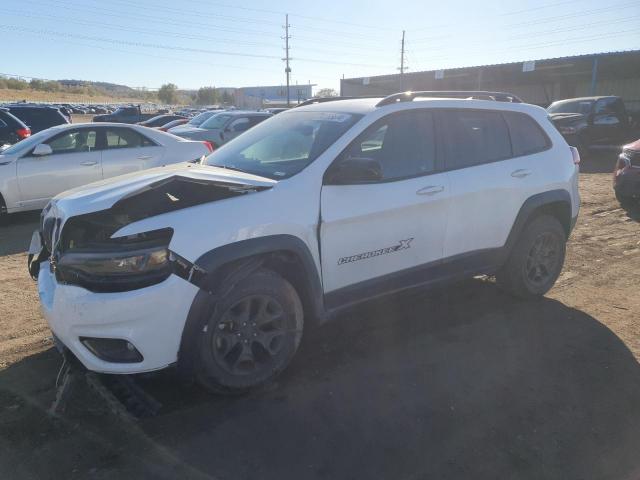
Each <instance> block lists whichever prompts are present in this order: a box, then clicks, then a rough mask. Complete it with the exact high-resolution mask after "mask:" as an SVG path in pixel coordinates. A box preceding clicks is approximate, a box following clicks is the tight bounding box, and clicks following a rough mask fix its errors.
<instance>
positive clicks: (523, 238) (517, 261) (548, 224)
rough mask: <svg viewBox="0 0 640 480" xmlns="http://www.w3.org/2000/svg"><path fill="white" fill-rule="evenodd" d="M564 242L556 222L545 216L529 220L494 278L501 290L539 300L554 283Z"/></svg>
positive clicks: (560, 226) (562, 230)
mask: <svg viewBox="0 0 640 480" xmlns="http://www.w3.org/2000/svg"><path fill="white" fill-rule="evenodd" d="M566 242H567V238H566V235H565V231H564V229H563V228H562V225H561V224H560V222H559V221H558V220H557V219H556V218H554V217H552V216H549V215H542V216H539V217H537V218H535V219H534V220H532V221H531V222H530V223H529V224H528V225H527V226H526V227H525V229H524V231H523V232H522V234H521V235H520V238H519V239H518V242H517V243H516V245H515V247H514V248H513V251H512V252H511V255H510V256H509V259H508V260H507V263H506V264H505V265H504V266H503V267H502V269H501V270H500V271H499V272H498V274H496V280H497V282H498V285H500V287H501V288H503V289H504V290H506V291H508V292H509V293H511V294H513V295H515V296H517V297H520V298H525V299H531V298H537V297H541V296H542V295H544V294H545V293H547V292H548V291H549V290H550V289H551V287H553V285H554V283H555V282H556V280H557V279H558V276H559V275H560V272H561V270H562V266H563V264H564V257H565V252H566Z"/></svg>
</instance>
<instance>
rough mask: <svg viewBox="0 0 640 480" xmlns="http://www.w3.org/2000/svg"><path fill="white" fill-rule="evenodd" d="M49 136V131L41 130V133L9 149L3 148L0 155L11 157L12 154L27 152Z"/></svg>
mask: <svg viewBox="0 0 640 480" xmlns="http://www.w3.org/2000/svg"><path fill="white" fill-rule="evenodd" d="M50 136H51V132H50V131H49V130H42V131H41V132H38V133H36V134H34V135H31V136H30V137H27V138H25V139H24V140H20V141H19V142H18V143H16V144H13V145H11V146H10V147H9V148H5V149H4V150H1V149H0V153H2V154H3V155H13V154H14V153H20V152H22V151H24V150H28V149H29V148H31V147H35V146H36V145H38V144H39V143H42V142H43V141H44V140H46V139H47V138H49V137H50Z"/></svg>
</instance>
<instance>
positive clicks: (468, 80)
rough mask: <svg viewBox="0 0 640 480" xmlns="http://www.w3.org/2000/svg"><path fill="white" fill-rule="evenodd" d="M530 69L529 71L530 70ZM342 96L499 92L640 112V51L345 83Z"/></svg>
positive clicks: (542, 102)
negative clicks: (610, 99) (617, 102)
mask: <svg viewBox="0 0 640 480" xmlns="http://www.w3.org/2000/svg"><path fill="white" fill-rule="evenodd" d="M525 70H526V71H525ZM340 87H341V94H342V95H348V96H358V95H389V94H392V93H396V92H400V91H406V90H499V91H506V92H511V93H514V94H516V95H518V96H519V97H521V98H522V99H523V100H524V101H526V102H529V103H534V104H537V105H541V106H545V107H546V106H547V105H549V104H550V103H551V102H553V101H555V100H560V99H563V98H571V97H581V96H589V95H619V96H621V97H622V98H623V99H624V100H625V103H626V104H627V107H628V108H629V109H630V110H635V111H639V110H640V51H637V50H636V51H630V52H613V53H601V54H593V55H580V56H575V57H563V58H554V59H546V60H536V61H534V62H519V63H507V64H500V65H485V66H478V67H467V68H456V69H449V70H443V71H438V72H436V71H435V70H432V71H426V72H414V73H406V74H405V75H404V76H403V78H402V79H401V77H400V75H399V74H393V75H383V76H378V77H361V78H347V79H343V80H342V81H341V84H340Z"/></svg>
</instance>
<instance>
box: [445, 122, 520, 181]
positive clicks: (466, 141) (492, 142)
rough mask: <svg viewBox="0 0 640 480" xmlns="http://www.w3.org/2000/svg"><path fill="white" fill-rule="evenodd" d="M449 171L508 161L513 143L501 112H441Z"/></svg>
mask: <svg viewBox="0 0 640 480" xmlns="http://www.w3.org/2000/svg"><path fill="white" fill-rule="evenodd" d="M442 120H443V133H444V135H443V137H444V139H443V140H444V150H445V153H446V163H447V169H457V168H465V167H471V166H474V165H481V164H483V163H489V162H494V161H497V160H503V159H506V158H509V157H510V156H511V155H512V153H511V141H510V139H509V131H508V129H507V124H506V123H505V121H504V120H503V118H502V115H501V114H500V112H491V111H478V110H451V111H444V112H442Z"/></svg>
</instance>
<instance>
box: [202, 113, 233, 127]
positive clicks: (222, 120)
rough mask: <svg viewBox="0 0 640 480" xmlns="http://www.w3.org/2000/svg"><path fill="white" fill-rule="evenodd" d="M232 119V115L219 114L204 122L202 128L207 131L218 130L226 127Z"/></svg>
mask: <svg viewBox="0 0 640 480" xmlns="http://www.w3.org/2000/svg"><path fill="white" fill-rule="evenodd" d="M230 118H231V115H223V114H217V115H214V116H212V117H210V118H209V119H208V120H205V121H204V122H202V125H200V128H206V129H207V130H216V129H219V128H222V127H224V126H225V124H226V123H227V122H228V121H229V119H230Z"/></svg>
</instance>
